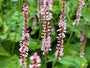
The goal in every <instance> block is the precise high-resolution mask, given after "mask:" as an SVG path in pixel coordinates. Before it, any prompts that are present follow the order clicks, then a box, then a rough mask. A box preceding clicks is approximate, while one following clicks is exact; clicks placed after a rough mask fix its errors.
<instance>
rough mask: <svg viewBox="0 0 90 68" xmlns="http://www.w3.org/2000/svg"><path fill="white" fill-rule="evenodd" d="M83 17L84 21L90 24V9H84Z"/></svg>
mask: <svg viewBox="0 0 90 68" xmlns="http://www.w3.org/2000/svg"><path fill="white" fill-rule="evenodd" d="M82 16H83V17H84V19H85V20H86V21H88V22H90V9H89V8H84V9H83V11H82Z"/></svg>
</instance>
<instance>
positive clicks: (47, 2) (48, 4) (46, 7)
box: [41, 0, 53, 56]
mask: <svg viewBox="0 0 90 68" xmlns="http://www.w3.org/2000/svg"><path fill="white" fill-rule="evenodd" d="M52 3H53V1H52V0H44V1H43V11H42V14H43V15H44V16H43V17H44V22H43V29H44V30H43V34H44V36H43V39H42V47H41V50H42V51H43V55H44V56H46V55H47V54H48V52H49V51H51V48H50V47H51V38H50V36H49V35H50V33H49V32H50V29H49V28H50V26H49V24H50V22H49V21H50V20H51V19H52V14H51V13H50V12H49V11H50V10H52Z"/></svg>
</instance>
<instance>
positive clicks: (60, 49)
mask: <svg viewBox="0 0 90 68" xmlns="http://www.w3.org/2000/svg"><path fill="white" fill-rule="evenodd" d="M64 14H65V1H63V4H62V14H61V16H60V22H59V24H58V25H59V28H60V29H58V30H57V31H58V32H60V33H59V37H57V38H58V44H57V47H56V49H57V51H56V53H55V54H54V55H55V56H56V57H57V58H58V59H59V60H61V58H60V56H62V55H63V43H64V42H63V38H64V37H65V34H64V33H66V23H65V20H64V19H65V16H64Z"/></svg>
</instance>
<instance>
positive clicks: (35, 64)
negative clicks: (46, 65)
mask: <svg viewBox="0 0 90 68" xmlns="http://www.w3.org/2000/svg"><path fill="white" fill-rule="evenodd" d="M30 60H33V61H32V64H33V65H29V67H30V68H39V67H40V66H41V64H40V62H41V59H40V57H39V56H38V55H37V52H35V53H34V56H31V57H30Z"/></svg>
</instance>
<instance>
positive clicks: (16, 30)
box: [11, 29, 18, 55]
mask: <svg viewBox="0 0 90 68" xmlns="http://www.w3.org/2000/svg"><path fill="white" fill-rule="evenodd" d="M17 31H18V29H17V30H16V32H15V38H14V41H13V46H12V53H11V54H12V55H13V53H14V47H15V40H16V37H17Z"/></svg>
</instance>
